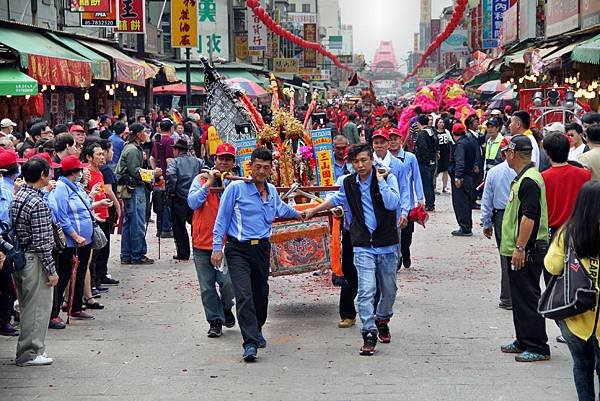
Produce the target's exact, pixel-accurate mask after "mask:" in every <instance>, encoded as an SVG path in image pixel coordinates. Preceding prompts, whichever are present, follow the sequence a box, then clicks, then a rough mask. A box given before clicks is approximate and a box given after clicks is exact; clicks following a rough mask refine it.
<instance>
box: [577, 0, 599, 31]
mask: <svg viewBox="0 0 600 401" xmlns="http://www.w3.org/2000/svg"><path fill="white" fill-rule="evenodd" d="M579 15H580V18H581V24H580V25H581V29H585V28H589V27H591V26H594V25H596V24H600V1H598V0H581V2H580V4H579Z"/></svg>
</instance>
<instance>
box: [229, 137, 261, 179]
mask: <svg viewBox="0 0 600 401" xmlns="http://www.w3.org/2000/svg"><path fill="white" fill-rule="evenodd" d="M233 145H234V146H235V159H236V163H237V165H238V166H240V172H241V174H242V177H248V176H249V175H250V156H252V152H253V151H254V149H256V139H240V140H237V141H234V143H233Z"/></svg>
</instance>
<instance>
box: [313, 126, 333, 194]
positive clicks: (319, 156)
mask: <svg viewBox="0 0 600 401" xmlns="http://www.w3.org/2000/svg"><path fill="white" fill-rule="evenodd" d="M310 136H311V140H312V144H313V151H314V152H315V160H316V165H317V174H316V176H317V185H318V186H331V185H333V184H334V183H335V181H334V179H333V178H334V177H333V143H332V141H331V128H324V129H316V130H312V131H311V132H310Z"/></svg>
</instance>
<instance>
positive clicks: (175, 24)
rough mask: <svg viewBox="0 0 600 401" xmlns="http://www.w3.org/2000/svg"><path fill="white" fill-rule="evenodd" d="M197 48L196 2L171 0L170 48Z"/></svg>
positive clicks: (195, 0)
mask: <svg viewBox="0 0 600 401" xmlns="http://www.w3.org/2000/svg"><path fill="white" fill-rule="evenodd" d="M197 46H198V3H197V0H171V47H189V48H195V47H197Z"/></svg>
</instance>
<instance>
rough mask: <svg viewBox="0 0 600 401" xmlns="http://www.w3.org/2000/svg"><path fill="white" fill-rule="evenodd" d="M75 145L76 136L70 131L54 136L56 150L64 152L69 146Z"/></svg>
mask: <svg viewBox="0 0 600 401" xmlns="http://www.w3.org/2000/svg"><path fill="white" fill-rule="evenodd" d="M73 145H75V138H73V135H71V134H69V133H68V132H63V133H62V134H58V135H57V136H55V137H54V150H55V151H56V152H62V151H63V150H65V149H66V148H67V146H73Z"/></svg>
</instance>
